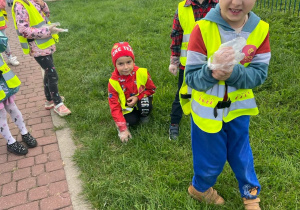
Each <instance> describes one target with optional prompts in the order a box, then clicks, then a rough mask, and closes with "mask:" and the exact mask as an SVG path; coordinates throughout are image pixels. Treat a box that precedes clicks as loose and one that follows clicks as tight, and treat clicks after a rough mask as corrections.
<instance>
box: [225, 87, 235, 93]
mask: <svg viewBox="0 0 300 210" xmlns="http://www.w3.org/2000/svg"><path fill="white" fill-rule="evenodd" d="M236 90H237V89H236V88H235V87H232V86H228V87H227V92H228V93H232V92H233V91H236Z"/></svg>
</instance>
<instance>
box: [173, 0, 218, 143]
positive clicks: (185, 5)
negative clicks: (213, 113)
mask: <svg viewBox="0 0 300 210" xmlns="http://www.w3.org/2000/svg"><path fill="white" fill-rule="evenodd" d="M217 2H218V0H184V1H182V2H180V3H179V4H178V9H177V10H176V13H175V16H174V20H173V27H172V33H171V39H172V43H171V46H170V49H171V58H170V65H169V71H170V72H171V73H172V74H174V75H175V76H176V75H177V72H178V69H180V71H179V77H178V88H177V92H176V96H175V99H174V102H173V104H172V111H171V114H170V116H171V124H170V127H169V139H170V140H176V139H178V135H179V123H180V120H181V118H182V108H181V106H180V103H179V89H180V87H181V85H182V81H183V75H184V67H185V64H186V50H187V46H188V42H189V35H190V34H191V32H192V29H193V28H194V26H195V22H196V21H198V20H200V19H202V18H203V17H205V15H206V14H207V12H208V11H209V10H210V9H211V8H214V7H215V6H216V4H217Z"/></svg>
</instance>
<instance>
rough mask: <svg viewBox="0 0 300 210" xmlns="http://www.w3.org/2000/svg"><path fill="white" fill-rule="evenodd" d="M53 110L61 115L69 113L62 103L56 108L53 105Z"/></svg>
mask: <svg viewBox="0 0 300 210" xmlns="http://www.w3.org/2000/svg"><path fill="white" fill-rule="evenodd" d="M54 112H56V113H57V114H58V115H59V116H61V117H63V116H66V115H69V114H71V111H70V110H69V109H68V108H67V107H66V106H65V105H64V104H62V105H60V106H59V107H57V108H56V107H54Z"/></svg>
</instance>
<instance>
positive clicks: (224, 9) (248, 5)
mask: <svg viewBox="0 0 300 210" xmlns="http://www.w3.org/2000/svg"><path fill="white" fill-rule="evenodd" d="M255 2H256V0H220V1H219V4H220V8H221V16H222V18H223V19H224V20H225V21H226V22H227V23H228V24H229V25H230V26H231V27H232V28H239V27H241V26H242V25H243V24H244V22H245V19H246V15H247V14H248V13H249V12H250V11H251V10H252V8H253V7H254V5H255Z"/></svg>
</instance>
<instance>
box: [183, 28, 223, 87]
mask: <svg viewBox="0 0 300 210" xmlns="http://www.w3.org/2000/svg"><path fill="white" fill-rule="evenodd" d="M206 63H207V51H206V47H205V44H204V41H203V39H202V35H201V31H200V30H199V26H198V25H196V26H195V28H194V30H193V31H192V33H191V36H190V41H189V46H188V52H187V63H186V67H185V81H186V84H187V85H188V86H189V87H191V88H193V89H195V90H198V91H206V90H208V89H210V88H212V87H213V86H214V85H215V84H217V83H218V82H219V80H217V79H215V78H213V76H212V71H211V70H210V69H209V68H208V67H207V64H206Z"/></svg>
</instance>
